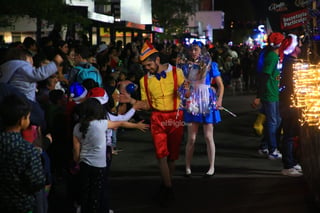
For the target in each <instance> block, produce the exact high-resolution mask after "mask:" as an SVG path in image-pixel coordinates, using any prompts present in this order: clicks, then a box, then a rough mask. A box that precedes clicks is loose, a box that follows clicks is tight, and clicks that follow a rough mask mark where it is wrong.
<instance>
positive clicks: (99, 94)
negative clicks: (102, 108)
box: [88, 87, 109, 104]
mask: <svg viewBox="0 0 320 213" xmlns="http://www.w3.org/2000/svg"><path fill="white" fill-rule="evenodd" d="M88 97H89V98H95V99H97V100H98V101H99V102H100V103H101V104H106V103H107V102H108V100H109V96H108V94H107V92H106V91H105V90H104V89H103V88H101V87H95V88H92V89H91V90H90V92H89V94H88Z"/></svg>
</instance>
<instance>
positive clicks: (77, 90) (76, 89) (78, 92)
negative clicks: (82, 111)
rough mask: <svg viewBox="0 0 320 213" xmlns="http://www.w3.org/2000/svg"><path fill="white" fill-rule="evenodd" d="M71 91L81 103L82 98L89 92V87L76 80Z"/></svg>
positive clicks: (75, 100) (73, 98) (71, 86)
mask: <svg viewBox="0 0 320 213" xmlns="http://www.w3.org/2000/svg"><path fill="white" fill-rule="evenodd" d="M69 92H70V97H71V98H72V100H74V102H76V103H77V104H79V103H80V100H81V99H83V98H85V97H86V96H87V94H88V91H87V89H86V88H85V87H84V86H82V85H81V84H80V83H78V82H74V83H72V84H71V85H70V87H69Z"/></svg>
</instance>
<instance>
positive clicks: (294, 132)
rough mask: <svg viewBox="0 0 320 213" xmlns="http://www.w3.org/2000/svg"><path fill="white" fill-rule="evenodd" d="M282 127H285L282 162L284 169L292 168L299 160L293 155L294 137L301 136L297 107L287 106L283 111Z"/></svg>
mask: <svg viewBox="0 0 320 213" xmlns="http://www.w3.org/2000/svg"><path fill="white" fill-rule="evenodd" d="M281 116H282V127H283V146H282V154H283V155H282V162H283V167H284V169H291V168H293V167H294V166H295V165H296V164H297V161H296V159H295V157H294V155H293V151H294V150H293V145H294V138H295V137H296V136H299V133H300V125H299V121H298V118H299V114H298V111H297V109H293V108H290V107H288V108H286V109H285V110H282V111H281Z"/></svg>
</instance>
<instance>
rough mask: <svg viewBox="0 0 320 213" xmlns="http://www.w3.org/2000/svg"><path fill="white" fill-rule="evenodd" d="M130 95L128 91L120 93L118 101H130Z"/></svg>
mask: <svg viewBox="0 0 320 213" xmlns="http://www.w3.org/2000/svg"><path fill="white" fill-rule="evenodd" d="M130 101H131V95H130V94H129V93H120V95H119V102H120V103H130Z"/></svg>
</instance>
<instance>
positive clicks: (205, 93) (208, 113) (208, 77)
mask: <svg viewBox="0 0 320 213" xmlns="http://www.w3.org/2000/svg"><path fill="white" fill-rule="evenodd" d="M181 66H182V69H183V72H184V74H185V76H186V78H187V79H188V83H189V86H187V91H186V92H188V93H190V94H189V95H187V96H188V97H187V99H186V103H185V107H184V121H185V122H186V123H188V139H187V145H186V150H185V155H186V156H185V158H186V159H185V163H186V165H185V170H186V173H185V176H186V177H190V176H191V160H192V157H193V153H194V148H195V142H196V137H197V133H198V129H199V126H200V125H201V124H202V125H203V132H204V138H205V141H206V144H207V155H208V160H209V169H208V171H207V172H206V173H205V174H204V176H203V177H204V178H209V177H212V176H213V175H214V173H215V165H214V164H215V153H216V150H215V144H214V139H213V129H214V126H213V125H214V124H217V123H219V122H220V121H221V116H220V112H219V108H220V107H222V99H223V94H224V85H223V81H222V78H221V74H220V72H219V70H218V64H217V63H215V62H212V59H211V56H210V54H209V53H208V52H207V50H206V48H205V47H204V44H203V43H202V42H200V41H195V42H193V43H192V44H191V58H190V61H188V62H187V63H185V64H182V65H181ZM213 80H214V81H215V84H216V88H217V90H216V89H213V88H212V87H211V82H212V81H213ZM183 93H184V92H182V94H183ZM182 98H183V97H182Z"/></svg>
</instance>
